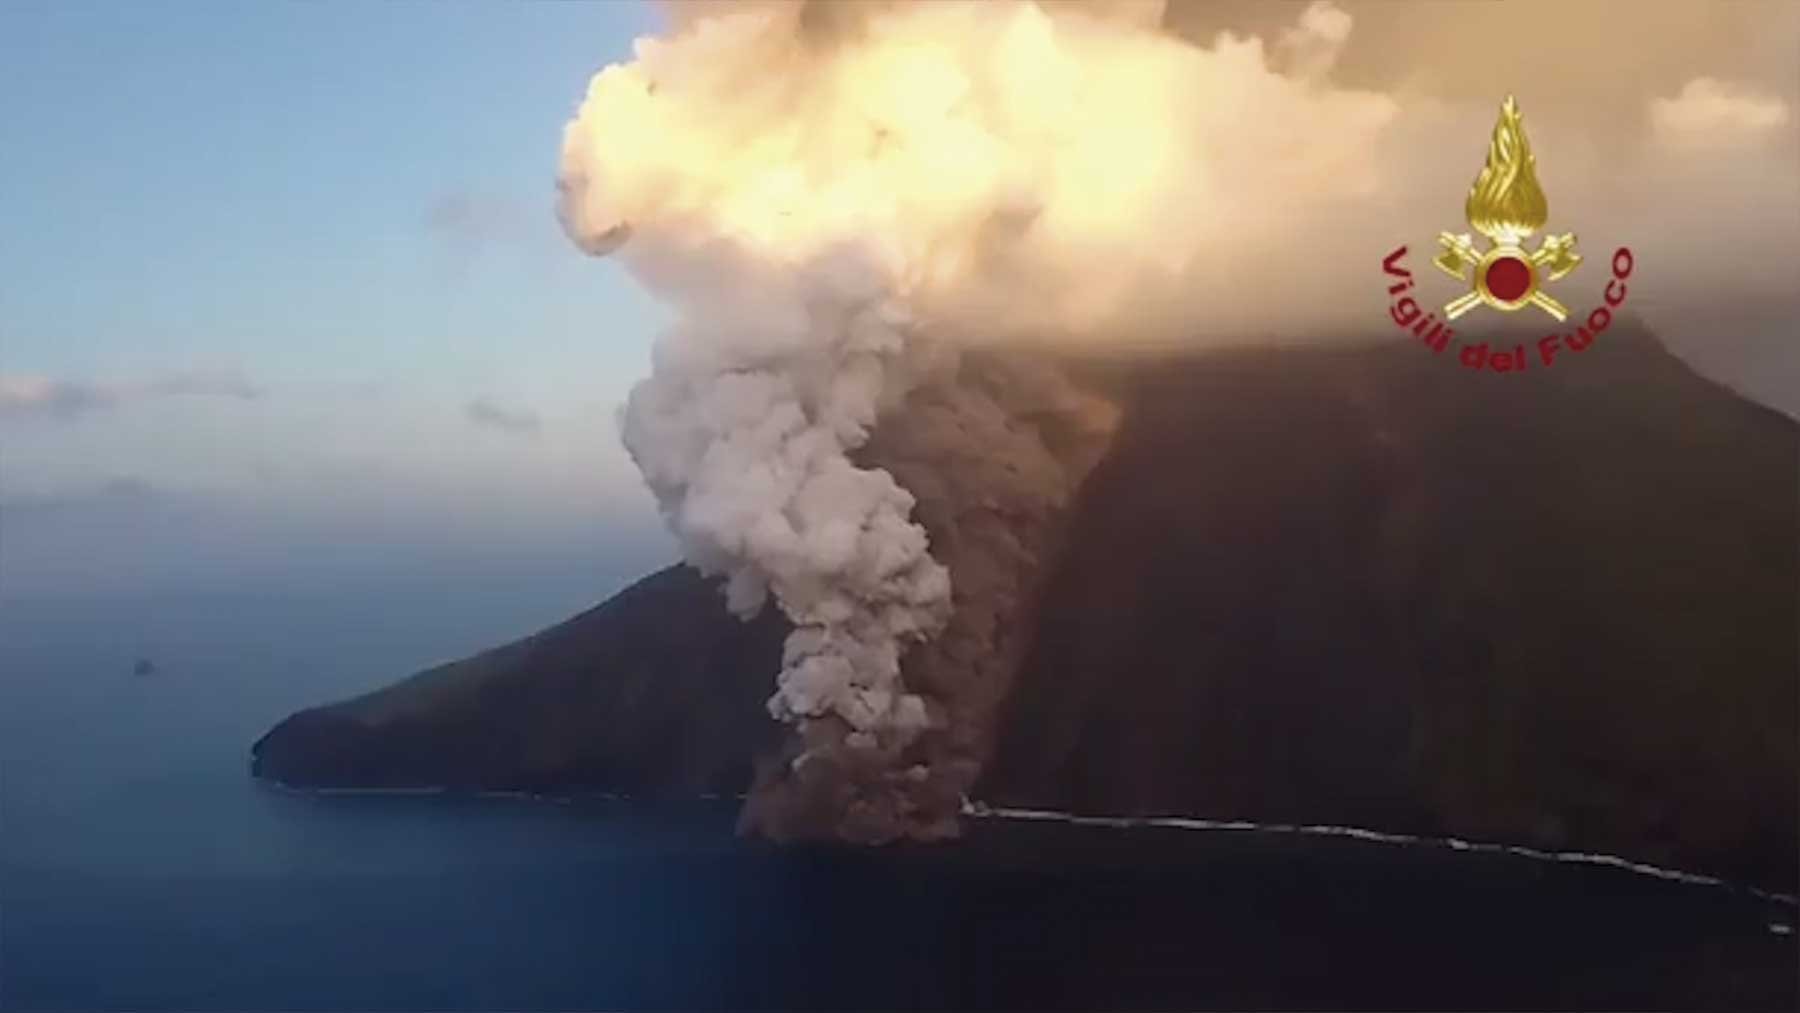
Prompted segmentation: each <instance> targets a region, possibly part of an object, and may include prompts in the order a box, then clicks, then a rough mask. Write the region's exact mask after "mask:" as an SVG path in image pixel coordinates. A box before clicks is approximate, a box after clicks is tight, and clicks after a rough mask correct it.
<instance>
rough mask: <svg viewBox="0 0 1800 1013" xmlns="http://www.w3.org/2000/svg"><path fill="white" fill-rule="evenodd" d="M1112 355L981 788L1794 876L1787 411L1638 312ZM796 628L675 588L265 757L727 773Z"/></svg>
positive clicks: (709, 779)
mask: <svg viewBox="0 0 1800 1013" xmlns="http://www.w3.org/2000/svg"><path fill="white" fill-rule="evenodd" d="M1533 336H1535V335H1532V336H1526V337H1525V338H1523V340H1529V339H1530V337H1533ZM1094 372H1095V373H1096V374H1104V375H1103V376H1101V377H1100V379H1103V380H1105V381H1106V382H1108V383H1109V384H1112V385H1116V389H1117V391H1118V393H1119V396H1120V398H1121V401H1122V402H1123V407H1124V408H1125V410H1126V416H1125V422H1124V427H1123V429H1122V431H1121V432H1120V434H1119V436H1118V438H1117V439H1116V441H1115V443H1114V445H1113V449H1112V452H1111V454H1110V456H1109V457H1108V458H1107V459H1106V460H1105V461H1103V462H1102V464H1101V465H1100V467H1099V468H1098V469H1097V470H1096V471H1095V472H1094V474H1093V475H1092V476H1091V478H1090V479H1089V481H1088V484H1087V486H1086V488H1085V489H1084V491H1083V493H1082V502H1081V503H1080V504H1079V505H1078V506H1077V508H1076V514H1075V520H1074V529H1073V531H1072V534H1071V537H1070V539H1069V547H1068V549H1067V551H1066V552H1065V554H1064V555H1063V557H1062V558H1061V559H1060V560H1059V561H1058V563H1057V565H1056V566H1055V568H1054V569H1053V571H1052V576H1051V581H1050V586H1049V588H1048V590H1047V591H1046V593H1045V599H1044V601H1043V603H1042V616H1041V618H1040V621H1039V622H1038V623H1037V628H1036V630H1035V631H1034V632H1033V633H1032V637H1033V641H1034V646H1033V648H1032V650H1031V651H1030V653H1029V655H1028V658H1027V661H1026V663H1025V665H1024V668H1023V670H1022V671H1021V673H1020V674H1019V676H1018V679H1017V682H1016V683H1015V684H1014V689H1013V692H1012V696H1011V698H1010V700H1009V701H1008V703H1007V705H1006V708H1005V710H1004V713H1003V716H1002V726H1001V730H1000V734H999V742H998V748H997V751H996V752H995V754H994V760H993V762H992V763H991V764H990V766H989V768H988V771H987V772H986V775H985V777H984V779H983V781H982V782H981V784H980V785H979V786H978V791H977V794H978V795H980V796H981V797H983V798H984V799H986V800H988V801H991V802H996V803H1008V804H1018V805H1032V806H1048V807H1057V808H1071V809H1078V810H1085V811H1094V812H1107V813H1128V812H1138V813H1151V812H1161V813H1169V812H1181V813H1189V814H1195V815H1204V816H1213V817H1221V818H1226V817H1242V818H1257V819H1274V820H1283V821H1287V820H1298V821H1307V822H1342V823H1350V824H1359V825H1368V826H1377V827H1383V828H1389V829H1398V830H1406V831H1417V832H1426V833H1446V834H1454V835H1459V836H1466V837H1473V838H1486V839H1501V840H1509V841H1516V842H1521V843H1534V844H1538V845H1546V846H1553V847H1569V848H1576V849H1588V850H1603V851H1612V852H1617V853H1621V854H1625V855H1630V856H1633V857H1637V858H1641V859H1644V860H1649V861H1659V862H1665V863H1668V864H1672V865H1676V866H1680V867H1685V868H1693V869H1699V870H1704V871H1711V872H1716V873H1722V874H1726V875H1731V876H1735V877H1741V878H1745V879H1750V880H1754V881H1757V882H1761V883H1765V884H1770V885H1774V886H1777V887H1782V888H1791V887H1792V886H1793V885H1794V882H1795V866H1794V856H1795V853H1796V837H1797V834H1796V829H1797V823H1800V814H1797V813H1796V797H1797V783H1796V774H1797V771H1800V757H1797V755H1796V751H1797V746H1796V743H1797V741H1800V683H1797V681H1796V668H1797V667H1800V657H1797V654H1800V633H1797V630H1796V625H1797V622H1800V617H1797V602H1796V588H1797V587H1800V565H1797V562H1796V554H1797V551H1800V550H1797V543H1796V533H1797V532H1800V517H1797V510H1800V507H1797V501H1800V436H1797V427H1796V425H1795V424H1794V423H1793V422H1792V421H1790V420H1788V419H1786V418H1784V417H1783V416H1780V415H1778V414H1776V413H1774V412H1771V411H1768V410H1766V409H1763V408H1760V407H1758V406H1756V405H1754V404H1751V403H1749V402H1746V401H1744V400H1742V399H1740V398H1738V397H1736V396H1735V395H1733V394H1732V393H1731V392H1729V391H1727V390H1724V389H1722V388H1720V387H1718V386H1716V385H1714V384H1712V383H1710V382H1708V381H1706V380H1704V379H1702V378H1700V377H1698V376H1696V375H1695V374H1693V373H1692V372H1691V371H1689V370H1688V369H1687V368H1686V367H1684V366H1683V365H1682V364H1681V363H1679V362H1678V361H1677V360H1675V359H1673V358H1672V357H1670V356H1668V355H1667V354H1666V353H1665V352H1664V351H1663V350H1662V348H1661V347H1660V346H1659V345H1658V344H1657V343H1656V342H1655V341H1654V340H1652V339H1650V338H1648V337H1645V336H1643V335H1642V334H1641V333H1635V332H1633V331H1632V330H1630V329H1629V328H1628V327H1627V326H1625V325H1616V326H1615V327H1614V328H1613V329H1612V330H1610V331H1608V332H1607V333H1606V334H1605V335H1604V336H1603V337H1602V338H1601V340H1600V341H1598V342H1596V344H1595V345H1594V347H1593V348H1591V349H1589V350H1588V351H1587V352H1585V353H1582V354H1581V355H1579V356H1576V355H1565V356H1563V357H1562V358H1561V359H1560V360H1559V361H1558V363H1557V365H1556V366H1555V367H1554V368H1553V369H1548V370H1543V369H1538V370H1534V371H1531V372H1527V373H1524V374H1507V375H1495V374H1491V373H1483V374H1475V373H1469V372H1466V371H1464V370H1461V369H1459V368H1458V367H1456V366H1455V365H1454V364H1452V363H1451V362H1449V361H1446V359H1444V358H1437V357H1433V356H1431V355H1430V354H1429V353H1427V352H1426V351H1424V350H1423V349H1420V348H1417V347H1410V346H1392V345H1390V346H1383V347H1378V348H1357V349H1311V350H1284V351H1267V350H1265V351H1258V352H1246V353H1233V354H1224V355H1210V356H1204V357H1198V356H1197V357H1191V358H1187V359H1175V360H1171V359H1158V360H1154V361H1140V362H1137V363H1127V364H1124V365H1123V366H1121V365H1119V364H1116V363H1115V364H1112V365H1109V366H1106V367H1104V368H1096V369H1095V370H1094ZM782 633H783V630H782V627H781V623H780V621H779V620H778V619H775V618H773V617H769V616H765V617H764V618H763V619H762V620H759V621H758V622H757V623H756V624H753V625H752V626H750V627H748V628H745V627H740V626H739V625H737V624H736V623H735V622H734V621H732V620H730V619H729V618H728V617H726V616H725V614H724V612H723V610H722V608H720V606H719V604H718V602H717V599H716V597H715V596H714V595H713V592H712V591H711V589H710V588H709V587H707V586H705V585H703V584H702V583H701V582H700V581H699V580H698V578H695V577H692V576H691V575H690V574H688V572H687V571H683V570H670V571H664V572H663V573H661V574H658V575H657V576H655V577H652V578H650V579H648V580H646V581H644V582H642V583H640V584H639V585H637V586H636V587H634V588H632V589H630V590H629V591H627V592H625V593H623V594H621V595H620V596H619V597H617V598H615V599H614V600H613V601H611V602H609V603H607V604H606V605H604V606H602V607H601V608H599V609H596V610H594V611H591V612H589V613H586V614H584V615H583V616H581V617H578V618H577V619H575V620H572V621H571V622H569V623H567V624H564V625H563V626H559V627H556V628H554V629H552V630H550V631H547V632H545V633H543V634H540V635H539V636H538V637H536V638H532V639H530V640H527V641H523V642H521V643H520V644H516V645H513V646H511V647H508V648H503V649H501V650H500V651H497V652H491V653H490V654H486V655H482V656H479V657H478V658H476V659H471V660H470V661H468V662H463V663H459V664H458V665H455V666H448V667H447V668H445V669H438V670H434V671H433V672H431V673H426V674H425V675H423V676H419V677H415V680H413V681H409V682H408V683H403V684H401V685H400V686H398V687H395V688H394V689H392V690H389V691H385V692H384V693H382V694H376V695H374V696H372V697H368V698H364V699H363V700H360V701H351V702H349V703H347V704H340V705H335V706H333V707H327V708H322V709H319V710H315V711H308V712H304V713H302V714H300V715H296V716H295V717H293V718H290V719H289V720H288V721H287V722H284V723H283V724H282V725H281V726H278V727H277V728H276V729H275V730H274V731H272V732H271V733H270V734H269V735H268V736H266V737H265V738H264V739H263V740H262V741H261V742H259V743H258V745H257V750H256V757H257V758H256V769H257V772H258V773H259V774H261V775H263V776H266V777H270V778H274V779H277V780H281V781H284V782H287V783H292V784H300V785H371V786H374V785H407V784H450V785H458V786H482V787H524V788H567V789H578V788H597V789H603V790H620V791H634V792H644V791H690V790H716V791H727V790H730V791H735V790H742V788H743V787H744V785H745V784H746V782H747V779H748V771H749V758H750V755H751V754H752V752H755V751H759V750H761V749H762V748H764V747H765V746H766V745H767V744H768V743H770V742H772V741H773V739H774V731H775V729H774V728H773V726H772V724H771V723H770V722H769V720H768V719H767V717H766V716H765V713H764V711H763V708H762V701H763V698H764V697H765V696H766V695H767V693H768V692H769V688H770V682H771V679H772V675H773V672H774V671H775V668H776V662H777V658H778V655H779V641H780V638H781V636H782Z"/></svg>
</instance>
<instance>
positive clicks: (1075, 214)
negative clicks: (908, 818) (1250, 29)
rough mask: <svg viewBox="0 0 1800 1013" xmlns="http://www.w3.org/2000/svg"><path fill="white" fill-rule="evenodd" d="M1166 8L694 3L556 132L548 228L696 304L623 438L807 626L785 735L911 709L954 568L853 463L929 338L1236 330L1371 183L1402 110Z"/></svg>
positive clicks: (1297, 56)
mask: <svg viewBox="0 0 1800 1013" xmlns="http://www.w3.org/2000/svg"><path fill="white" fill-rule="evenodd" d="M1160 13H1161V11H1160V5H1158V4H1145V3H1114V4H1050V5H1042V6H1040V5H1038V4H1033V3H1024V2H1006V3H974V2H944V3H930V4H913V5H901V4H873V5H860V4H859V5H841V6H833V5H821V4H812V5H807V4H798V3H771V4H761V5H736V6H721V5H707V4H684V5H680V6H679V7H678V8H677V11H676V14H677V16H676V24H677V26H678V27H677V31H676V32H675V33H673V34H671V35H668V36H665V37H663V38H654V39H640V40H639V41H638V42H637V44H636V51H635V53H636V59H635V60H634V61H632V62H631V63H628V64H622V65H616V66H611V67H608V68H606V69H605V70H603V71H602V72H601V73H600V74H599V75H597V76H596V77H595V78H594V80H593V82H592V84H591V85H590V88H589V91H588V95H587V98H586V101H585V102H584V103H583V104H582V106H581V109H580V112H579V114H578V115H577V117H576V118H575V120H574V121H573V122H571V123H570V124H569V126H568V127H567V129H566V131H565V136H564V144H563V153H562V167H561V177H560V186H561V190H562V197H563V199H562V202H561V206H560V213H561V215H562V218H563V222H564V225H565V228H566V229H567V231H568V232H569V234H570V236H571V237H572V238H573V239H574V240H575V242H577V243H578V244H579V245H581V246H582V247H583V248H584V249H587V250H589V251H591V252H595V253H605V252H609V251H612V250H614V249H618V250H619V251H620V253H619V255H620V256H621V257H622V258H623V259H624V260H625V262H626V263H627V264H628V265H629V267H630V268H631V269H632V270H633V271H634V272H635V273H636V275H637V276H638V277H639V278H640V279H641V280H642V281H643V282H644V283H645V284H647V285H648V286H649V287H650V288H651V289H653V290H654V291H656V292H657V293H659V294H660V295H662V296H663V297H664V298H666V299H668V300H670V301H671V302H673V303H674V304H676V305H677V306H678V307H679V308H680V310H681V313H682V319H681V321H680V322H679V323H678V324H677V325H676V326H675V328H674V329H672V330H671V331H670V332H669V333H668V334H666V335H664V336H663V337H662V339H661V340H660V341H659V343H658V345H657V348H656V351H655V356H654V359H655V366H654V372H653V375H652V376H651V377H650V378H649V379H648V380H646V381H644V382H643V383H642V384H641V385H639V387H638V388H637V389H636V390H635V391H634V392H633V394H632V395H631V398H630V400H629V403H628V405H627V406H626V409H625V412H624V416H623V432H624V437H625V442H626V445H627V447H628V448H629V449H630V451H631V453H632V455H633V457H634V458H635V459H636V460H637V462H638V464H639V467H640V468H641V469H642V471H643V472H644V475H645V477H646V479H647V480H648V482H649V484H650V486H651V489H652V490H653V491H654V492H655V494H656V496H657V498H658V501H659V502H660V503H661V505H662V508H663V511H664V513H665V515H666V517H667V520H668V523H669V525H670V527H671V528H672V529H673V530H674V531H675V533H676V534H677V535H678V537H679V538H680V540H681V543H682V545H683V548H684V551H685V552H686V555H687V558H688V559H689V561H690V562H692V563H693V564H695V565H696V566H698V567H699V568H701V569H702V570H704V571H706V572H709V573H719V574H725V575H727V576H728V578H729V580H728V599H729V602H730V605H731V607H732V608H733V610H734V611H736V612H738V613H739V614H749V613H751V612H753V611H755V610H756V609H757V608H758V607H760V606H761V605H762V603H763V602H764V600H765V599H766V597H768V596H769V595H770V594H773V596H774V598H775V600H776V602H777V603H778V604H779V605H780V607H781V608H782V610H783V611H784V612H785V613H786V614H787V615H788V616H789V617H790V618H792V619H793V620H794V622H795V623H796V625H797V627H798V629H797V630H796V632H795V633H794V635H793V637H792V639H791V640H790V641H789V643H788V649H787V655H786V658H785V660H784V664H785V668H784V671H783V672H782V673H781V675H780V677H779V680H778V684H779V688H778V691H777V693H776V695H775V697H774V699H773V700H772V701H771V709H772V711H773V712H774V713H775V714H776V715H777V716H779V717H783V718H787V719H804V718H806V717H810V716H817V715H822V714H828V713H829V714H834V715H836V716H838V717H840V718H842V719H844V720H845V721H846V722H848V723H849V725H850V726H851V727H852V728H854V729H856V730H857V733H856V734H858V735H863V736H870V737H871V738H870V741H871V742H872V741H873V737H874V736H878V735H880V734H883V733H891V734H892V735H894V736H898V737H900V738H904V737H905V736H906V735H907V734H909V732H910V730H915V729H916V728H917V727H919V726H920V725H921V724H922V723H923V722H924V721H925V719H926V715H925V713H924V709H923V706H922V703H921V701H920V700H919V699H918V698H917V697H915V696H912V695H911V694H908V693H907V692H906V691H905V688H904V687H903V686H902V685H901V681H900V668H899V659H900V656H901V653H902V651H903V650H904V649H905V646H906V645H907V644H908V643H910V642H913V641H916V640H919V639H922V638H927V637H930V636H932V635H933V634H934V633H935V632H937V631H938V630H939V629H940V628H941V627H942V625H943V623H944V621H945V617H946V615H947V614H948V610H949V608H950V580H949V576H948V574H946V572H945V571H944V569H943V567H941V566H939V565H938V564H937V563H936V562H934V561H933V560H932V558H931V556H930V554H929V552H928V545H927V539H926V536H925V532H924V531H923V529H922V528H921V527H920V526H919V525H918V524H916V523H915V522H913V521H912V520H911V519H910V516H909V515H910V511H911V509H912V507H913V499H912V497H911V496H910V495H909V494H908V493H907V492H906V491H905V490H904V489H901V488H900V487H899V486H898V485H897V484H896V483H895V482H894V480H893V479H892V478H891V477H890V476H889V475H888V474H887V473H886V472H883V471H879V470H869V469H862V468H858V467H856V466H854V465H853V464H852V463H851V462H850V459H849V454H850V452H852V451H854V450H855V449H856V448H857V447H859V446H860V445H861V444H862V443H863V442H864V441H865V440H866V439H867V438H868V434H869V430H870V428H871V427H872V426H873V425H874V424H875V422H876V420H877V418H878V416H879V415H880V413H881V412H882V410H883V409H884V408H885V407H887V406H891V405H892V404H894V403H896V401H897V400H898V399H899V398H900V397H901V396H902V395H904V393H905V392H906V391H907V390H908V389H909V388H910V387H911V386H912V384H913V383H914V382H916V380H917V379H918V377H919V376H920V375H922V374H923V373H925V372H927V371H929V370H930V369H931V368H932V364H933V358H934V356H936V355H938V354H939V353H940V350H941V349H942V348H943V347H944V346H945V345H946V344H949V345H954V344H956V343H959V342H971V341H976V340H984V341H985V340H1016V339H1018V338H1020V337H1025V336H1034V337H1038V338H1060V339H1065V340H1066V339H1071V338H1081V339H1095V338H1097V337H1101V336H1104V335H1106V334H1108V333H1121V334H1129V335H1130V336H1132V337H1135V338H1140V339H1141V338H1143V337H1146V336H1147V335H1148V334H1149V333H1150V332H1153V331H1155V330H1157V329H1159V328H1160V329H1163V330H1165V331H1171V332H1172V331H1173V330H1174V329H1177V328H1180V327H1185V326H1189V325H1191V324H1192V323H1193V322H1194V321H1195V320H1197V319H1201V318H1204V319H1205V320H1206V321H1207V322H1208V323H1209V324H1211V325H1213V326H1215V327H1219V328H1220V329H1221V330H1223V329H1225V328H1228V327H1229V326H1230V322H1231V320H1233V319H1237V320H1242V319H1246V318H1247V315H1248V313H1249V312H1250V311H1251V307H1248V306H1246V305H1245V304H1244V300H1243V299H1242V295H1241V292H1238V291H1237V290H1236V289H1235V286H1238V285H1240V284H1241V283H1242V281H1243V280H1244V277H1245V273H1244V271H1245V268H1244V265H1245V264H1246V263H1247V262H1248V263H1253V262H1254V261H1255V260H1256V258H1257V256H1258V255H1259V253H1261V252H1263V251H1266V250H1267V249H1268V248H1269V247H1270V244H1271V243H1275V242H1278V241H1283V240H1285V239H1287V238H1288V237H1290V236H1291V235H1292V234H1293V233H1294V232H1295V231H1296V230H1298V229H1302V228H1305V227H1309V216H1310V215H1311V214H1313V213H1314V212H1316V211H1317V210H1318V209H1319V208H1320V207H1321V206H1322V205H1324V204H1325V203H1327V202H1330V201H1332V200H1338V199H1342V198H1343V197H1346V196H1350V195H1355V194H1359V193H1365V192H1367V191H1368V190H1369V188H1371V187H1372V186H1373V185H1374V181H1375V180H1374V172H1373V162H1372V161H1371V159H1370V151H1371V150H1372V147H1373V145H1374V144H1375V142H1376V141H1377V140H1378V139H1379V138H1380V136H1381V134H1382V132H1383V130H1384V128H1385V127H1386V125H1387V124H1388V123H1389V121H1391V120H1392V119H1393V118H1394V116H1395V115H1396V113H1397V107H1396V105H1395V103H1394V102H1392V101H1391V100H1390V99H1388V98H1386V97H1384V96H1380V95H1376V94H1371V93H1359V92H1348V91H1343V90H1334V89H1330V88H1326V87H1322V86H1320V85H1318V84H1317V83H1316V82H1313V81H1309V80H1304V79H1302V78H1301V77H1298V76H1286V75H1283V74H1280V73H1277V72H1276V71H1275V70H1274V69H1272V68H1271V65H1270V60H1269V57H1268V55H1267V54H1265V51H1264V48H1263V44H1262V42H1261V41H1260V40H1258V39H1253V38H1251V39H1246V38H1237V37H1233V36H1221V37H1220V38H1219V39H1217V40H1216V41H1215V43H1214V44H1213V45H1211V46H1210V47H1202V46H1194V45H1189V44H1187V43H1184V42H1181V41H1178V40H1175V39H1173V38H1171V37H1169V36H1167V35H1165V34H1163V33H1162V32H1161V31H1160V30H1159V29H1158V22H1159V18H1160ZM1348 28H1349V26H1348V21H1347V18H1345V17H1344V16H1343V15H1342V13H1341V12H1339V11H1337V10H1336V9H1335V8H1333V7H1331V6H1330V5H1329V4H1323V3H1321V4H1315V5H1314V6H1313V7H1311V8H1308V9H1307V10H1306V11H1305V12H1304V14H1303V15H1302V20H1301V23H1300V24H1299V26H1298V27H1296V28H1295V29H1294V30H1293V32H1291V33H1290V34H1289V36H1288V37H1287V39H1286V41H1285V42H1284V43H1283V54H1284V58H1286V59H1289V60H1291V61H1292V62H1293V63H1294V64H1295V65H1296V66H1297V67H1299V68H1301V70H1302V71H1303V73H1305V74H1308V75H1313V76H1318V75H1321V74H1323V73H1324V71H1325V70H1326V69H1327V68H1329V66H1330V64H1331V62H1332V60H1333V59H1334V58H1335V57H1334V54H1335V52H1336V49H1337V47H1338V46H1340V45H1341V44H1342V42H1343V40H1344V38H1345V37H1346V35H1347V33H1348ZM1296 194H1298V195H1300V196H1299V197H1298V198H1296V196H1295V195H1296ZM1196 284H1198V285H1199V291H1198V292H1197V291H1196Z"/></svg>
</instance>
